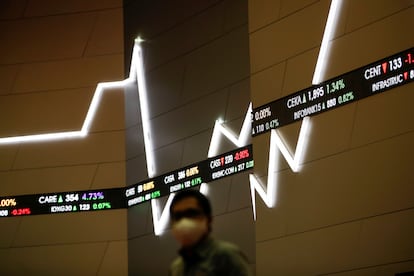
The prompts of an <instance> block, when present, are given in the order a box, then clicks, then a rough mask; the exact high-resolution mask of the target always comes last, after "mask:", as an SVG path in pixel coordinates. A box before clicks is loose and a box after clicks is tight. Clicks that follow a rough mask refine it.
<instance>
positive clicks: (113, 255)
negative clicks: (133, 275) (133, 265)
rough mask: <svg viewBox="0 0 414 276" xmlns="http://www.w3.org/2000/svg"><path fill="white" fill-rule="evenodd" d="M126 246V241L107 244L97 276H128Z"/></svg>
mask: <svg viewBox="0 0 414 276" xmlns="http://www.w3.org/2000/svg"><path fill="white" fill-rule="evenodd" d="M127 248H128V244H127V242H126V241H112V242H109V243H108V247H107V249H106V250H105V256H104V257H103V259H102V263H101V265H100V267H99V272H98V273H97V274H96V275H98V276H113V275H128V250H127Z"/></svg>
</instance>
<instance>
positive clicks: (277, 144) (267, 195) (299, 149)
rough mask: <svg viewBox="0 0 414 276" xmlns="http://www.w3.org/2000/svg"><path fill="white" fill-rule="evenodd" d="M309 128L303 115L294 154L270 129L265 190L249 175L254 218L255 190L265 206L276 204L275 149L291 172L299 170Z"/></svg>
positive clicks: (308, 123)
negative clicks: (278, 151)
mask: <svg viewBox="0 0 414 276" xmlns="http://www.w3.org/2000/svg"><path fill="white" fill-rule="evenodd" d="M310 129H311V123H310V117H305V118H303V120H302V125H301V128H300V132H299V138H298V142H297V144H296V150H295V154H294V156H292V155H291V154H290V153H289V150H288V149H287V147H286V145H285V144H284V143H283V141H282V138H281V137H280V135H279V134H278V133H277V131H276V130H275V129H272V130H271V134H270V146H269V162H268V169H267V191H265V190H264V188H263V185H262V184H261V183H260V181H259V180H258V179H257V178H256V176H255V175H254V174H250V175H249V180H250V191H251V197H252V206H253V217H254V220H256V196H255V193H254V192H255V191H257V193H258V194H259V196H260V197H261V198H262V200H263V201H264V203H265V204H266V206H267V207H269V208H272V207H274V206H275V204H276V195H277V180H276V176H275V175H276V173H275V171H276V169H277V165H278V155H277V154H276V153H277V150H276V149H279V150H280V152H281V153H282V155H283V157H284V158H285V159H286V161H287V162H288V164H289V166H290V168H291V169H292V171H293V172H299V170H300V164H301V163H302V160H303V157H304V153H305V150H306V148H307V142H308V140H309V134H310Z"/></svg>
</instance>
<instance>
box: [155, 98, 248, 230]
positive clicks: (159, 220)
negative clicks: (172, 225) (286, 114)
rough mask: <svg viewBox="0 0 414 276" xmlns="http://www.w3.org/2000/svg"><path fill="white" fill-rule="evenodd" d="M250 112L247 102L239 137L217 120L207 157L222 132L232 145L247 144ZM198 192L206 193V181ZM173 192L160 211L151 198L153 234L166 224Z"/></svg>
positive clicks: (162, 228)
mask: <svg viewBox="0 0 414 276" xmlns="http://www.w3.org/2000/svg"><path fill="white" fill-rule="evenodd" d="M251 112H252V104H251V103H250V104H249V107H248V109H247V112H246V115H245V118H244V122H243V125H242V128H241V131H240V134H239V137H236V135H235V134H233V132H232V131H230V130H228V129H227V128H226V127H225V126H223V121H221V120H217V121H216V123H215V125H214V129H213V134H212V135H211V141H210V147H209V150H208V157H212V156H214V155H216V154H217V150H218V146H219V143H220V138H221V135H220V134H223V135H224V136H225V137H227V138H228V139H229V140H230V141H231V142H232V143H233V144H234V145H236V146H237V147H243V146H245V145H247V143H248V141H249V138H250V134H251V132H252V124H251ZM200 192H201V193H203V194H207V193H208V187H207V185H206V183H202V184H201V185H200ZM174 195H175V194H174V193H171V194H170V195H169V196H168V199H167V203H166V204H165V206H164V208H163V209H162V211H160V209H161V207H160V206H159V203H158V202H157V199H152V200H151V208H152V220H153V224H154V234H155V235H157V236H158V235H161V234H162V233H163V232H164V231H165V229H166V226H167V223H168V218H169V208H170V205H171V201H172V199H173V198H174Z"/></svg>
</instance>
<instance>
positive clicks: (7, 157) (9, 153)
mask: <svg viewBox="0 0 414 276" xmlns="http://www.w3.org/2000/svg"><path fill="white" fill-rule="evenodd" d="M18 150H19V145H15V144H12V145H1V146H0V171H5V170H9V169H11V168H12V167H13V164H14V160H15V159H16V155H17V152H18Z"/></svg>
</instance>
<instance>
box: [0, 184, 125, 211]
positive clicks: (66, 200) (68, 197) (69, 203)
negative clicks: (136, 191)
mask: <svg viewBox="0 0 414 276" xmlns="http://www.w3.org/2000/svg"><path fill="white" fill-rule="evenodd" d="M124 190H125V188H113V189H100V190H88V191H75V192H62V193H47V194H35V195H20V196H8V197H1V198H0V217H15V216H24V215H43V214H58V213H74V212H85V211H99V210H111V209H120V208H125V207H126V206H125V201H124V200H123V196H122V195H123V193H124Z"/></svg>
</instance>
